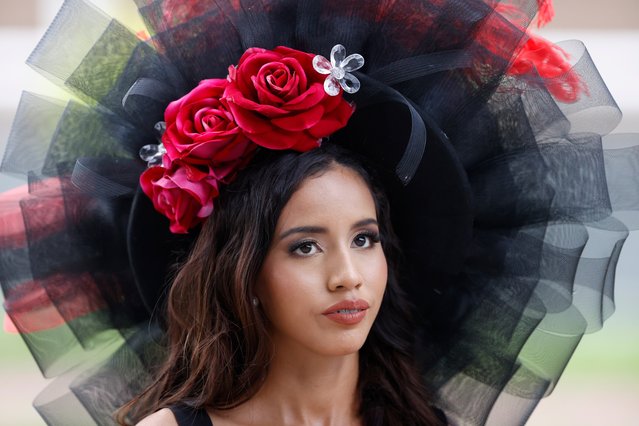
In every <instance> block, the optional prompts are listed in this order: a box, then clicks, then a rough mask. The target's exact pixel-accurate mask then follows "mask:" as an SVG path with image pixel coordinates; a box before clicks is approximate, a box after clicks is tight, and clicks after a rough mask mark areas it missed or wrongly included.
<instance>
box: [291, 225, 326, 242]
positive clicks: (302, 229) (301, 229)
mask: <svg viewBox="0 0 639 426" xmlns="http://www.w3.org/2000/svg"><path fill="white" fill-rule="evenodd" d="M327 232H328V229H326V228H324V227H321V226H296V227H295V228H291V229H288V230H286V231H284V232H282V233H281V234H280V240H283V239H284V238H286V237H288V236H289V235H291V234H325V233H327Z"/></svg>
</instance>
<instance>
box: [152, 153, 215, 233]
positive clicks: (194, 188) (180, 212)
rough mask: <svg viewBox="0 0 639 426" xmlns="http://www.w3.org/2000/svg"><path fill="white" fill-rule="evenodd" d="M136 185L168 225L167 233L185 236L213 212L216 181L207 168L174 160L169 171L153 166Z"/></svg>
mask: <svg viewBox="0 0 639 426" xmlns="http://www.w3.org/2000/svg"><path fill="white" fill-rule="evenodd" d="M140 186H141V187H142V190H143V191H144V193H145V194H146V195H147V196H148V197H149V198H150V199H151V201H153V206H154V207H155V209H156V210H157V211H158V212H160V213H162V214H163V215H164V216H166V217H167V218H168V219H169V221H170V222H171V225H170V230H171V232H173V233H175V234H185V233H186V232H187V231H188V230H189V229H191V228H193V227H194V226H195V225H197V224H198V223H200V222H202V220H204V219H205V218H207V217H208V216H209V215H210V214H211V213H212V212H213V200H214V199H215V198H216V197H217V196H218V194H219V192H218V179H217V177H216V176H215V175H214V174H213V172H212V170H211V169H210V168H209V169H208V171H207V172H205V171H203V170H202V169H201V168H200V167H196V166H193V165H191V164H188V163H184V162H182V161H179V160H178V161H175V162H173V163H172V164H171V167H170V168H165V167H162V166H155V167H151V168H148V169H147V170H146V171H145V172H144V173H142V176H140Z"/></svg>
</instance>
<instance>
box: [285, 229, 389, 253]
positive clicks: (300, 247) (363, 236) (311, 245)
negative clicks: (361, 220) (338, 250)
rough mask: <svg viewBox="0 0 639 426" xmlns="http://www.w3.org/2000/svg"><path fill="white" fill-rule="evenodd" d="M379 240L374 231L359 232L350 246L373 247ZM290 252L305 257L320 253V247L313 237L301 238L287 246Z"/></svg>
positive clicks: (357, 247) (359, 247)
mask: <svg viewBox="0 0 639 426" xmlns="http://www.w3.org/2000/svg"><path fill="white" fill-rule="evenodd" d="M379 242H380V235H379V233H378V232H374V231H362V232H359V233H358V234H357V235H355V237H354V238H353V240H352V241H351V247H352V248H356V249H368V248H372V247H374V246H375V245H376V244H378V243H379ZM288 252H289V253H290V254H293V255H296V256H301V257H306V256H312V255H314V254H317V253H321V252H322V249H321V247H320V245H319V243H318V242H317V241H316V240H313V239H303V240H300V241H295V242H294V243H292V244H291V245H289V246H288Z"/></svg>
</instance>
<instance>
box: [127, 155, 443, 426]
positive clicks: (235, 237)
mask: <svg viewBox="0 0 639 426" xmlns="http://www.w3.org/2000/svg"><path fill="white" fill-rule="evenodd" d="M336 165H341V166H343V167H348V168H350V169H352V170H354V171H355V172H357V173H358V174H359V175H360V176H361V177H362V178H363V179H364V181H365V182H366V183H367V185H368V187H369V189H370V191H371V194H372V195H373V198H374V200H375V205H376V210H377V219H378V223H379V227H380V237H381V244H382V247H383V250H384V253H385V256H386V259H387V263H388V283H387V287H386V292H385V294H384V299H383V302H382V305H381V308H380V311H379V314H378V316H377V319H376V320H375V322H374V324H373V327H372V329H371V332H370V334H369V336H368V338H367V340H366V342H365V343H364V346H363V347H362V349H361V350H360V357H359V360H360V361H359V363H360V365H359V370H360V371H359V376H358V392H359V402H360V405H359V407H360V408H359V410H360V415H361V418H362V420H363V421H364V424H366V425H437V424H440V423H441V421H440V420H439V419H438V416H437V414H436V412H435V410H434V409H433V408H432V407H431V405H430V398H429V395H428V393H427V391H426V389H425V387H424V385H423V384H422V382H421V375H420V372H419V370H418V368H417V367H416V365H415V361H414V358H415V354H414V337H413V335H412V333H411V327H410V315H409V311H410V309H409V305H408V303H407V302H406V300H405V297H404V295H403V293H402V291H401V289H400V287H399V283H398V275H397V274H398V271H397V262H398V260H399V250H398V247H397V241H396V237H395V235H394V233H393V230H392V228H391V222H390V216H389V205H388V201H387V199H386V197H385V196H384V194H383V192H382V191H381V190H380V187H379V186H378V185H376V184H375V181H374V179H373V178H372V177H371V174H370V173H369V172H368V171H367V170H366V168H365V167H364V166H363V165H362V163H361V162H360V161H358V160H357V159H355V158H354V156H353V154H351V153H349V152H347V151H346V150H344V149H342V148H339V147H338V146H336V145H335V144H330V143H326V144H324V145H323V146H322V147H321V148H318V149H315V150H312V151H309V152H306V153H302V154H300V153H295V152H275V151H266V150H265V151H262V152H259V153H258V154H257V155H256V158H255V159H254V160H253V161H252V162H251V164H250V166H249V167H248V168H246V169H245V170H243V171H242V172H241V173H240V175H239V176H238V179H236V180H235V181H234V182H233V183H232V184H230V185H229V186H228V187H227V188H226V189H225V190H224V191H223V193H222V194H221V195H220V197H219V198H218V200H216V203H217V204H216V209H215V211H214V212H213V214H212V215H211V217H210V218H209V219H208V220H207V221H206V222H205V224H204V225H203V227H202V229H201V231H200V234H199V236H198V238H197V240H196V242H195V244H194V246H193V248H192V250H191V252H190V254H189V256H188V258H187V260H186V261H185V262H184V264H183V265H182V266H181V268H180V269H179V271H178V272H177V275H176V278H175V280H174V282H173V285H172V287H171V289H170V292H169V294H168V299H167V335H168V355H167V358H166V360H165V362H164V364H163V365H162V366H161V368H160V370H159V372H158V374H157V376H156V378H155V380H154V381H153V383H152V384H151V385H150V386H148V387H147V388H146V390H144V391H143V392H142V394H141V395H139V396H138V397H136V398H135V399H134V400H132V401H131V402H129V403H128V404H127V405H125V406H124V407H123V408H122V409H121V410H120V411H119V413H118V415H117V419H118V421H119V422H120V424H126V421H131V420H133V421H137V420H140V419H141V418H142V417H144V416H146V415H149V414H151V413H153V412H154V411H157V410H158V409H161V408H164V407H168V406H172V405H176V404H185V405H188V406H192V407H195V408H200V407H211V408H214V409H217V410H223V409H228V408H232V407H235V406H237V405H239V404H241V403H243V402H245V401H247V400H249V399H250V398H251V397H252V396H253V395H255V393H256V392H257V390H258V389H259V388H260V386H261V384H262V383H263V380H264V379H265V376H266V372H267V370H268V365H269V361H270V357H271V347H270V340H269V338H268V333H267V319H266V317H265V316H264V314H263V313H262V311H261V310H260V309H255V308H254V307H253V305H252V303H251V298H252V296H253V287H254V285H255V283H256V281H257V276H258V274H259V272H260V269H261V267H262V263H263V260H264V258H265V257H266V254H267V251H268V249H269V246H270V243H271V239H272V237H273V234H274V231H275V225H276V223H277V220H278V218H279V216H280V213H281V211H282V209H283V208H284V206H285V205H286V203H287V202H288V200H289V199H290V198H291V196H292V195H293V193H294V192H295V191H296V190H297V189H298V188H299V187H300V185H301V183H302V182H303V181H304V180H305V179H308V178H311V177H316V176H319V175H321V174H322V173H324V172H326V171H328V170H330V169H331V168H332V167H335V166H336Z"/></svg>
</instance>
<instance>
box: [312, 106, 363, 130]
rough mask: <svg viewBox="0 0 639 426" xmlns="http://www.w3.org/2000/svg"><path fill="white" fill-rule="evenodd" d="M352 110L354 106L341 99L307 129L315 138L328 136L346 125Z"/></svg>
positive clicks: (353, 110)
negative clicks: (336, 105)
mask: <svg viewBox="0 0 639 426" xmlns="http://www.w3.org/2000/svg"><path fill="white" fill-rule="evenodd" d="M354 112H355V108H353V107H352V106H351V105H350V104H349V103H348V102H346V101H344V100H342V102H340V104H339V105H338V107H337V108H335V109H334V110H333V111H332V112H331V113H330V114H325V115H324V116H323V117H322V119H321V120H320V121H319V122H318V123H317V124H316V125H315V126H313V127H312V128H310V129H308V133H309V134H310V135H312V136H313V137H316V138H324V137H326V136H330V135H332V134H333V133H335V132H336V131H338V130H339V129H342V128H344V127H346V124H347V123H348V120H349V119H350V118H351V116H352V115H353V113H354Z"/></svg>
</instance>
